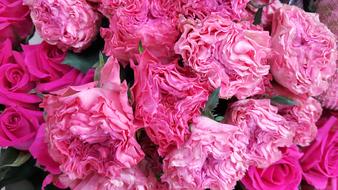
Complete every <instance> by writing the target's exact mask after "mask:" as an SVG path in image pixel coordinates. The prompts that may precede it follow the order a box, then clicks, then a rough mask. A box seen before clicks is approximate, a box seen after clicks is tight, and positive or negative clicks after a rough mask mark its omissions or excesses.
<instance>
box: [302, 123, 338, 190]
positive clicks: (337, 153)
mask: <svg viewBox="0 0 338 190" xmlns="http://www.w3.org/2000/svg"><path fill="white" fill-rule="evenodd" d="M337 129H338V119H337V118H336V117H334V116H331V117H330V118H328V119H327V120H326V122H324V124H323V125H322V126H321V127H320V128H319V129H318V135H317V137H316V140H315V141H314V142H313V143H312V144H311V145H310V146H309V147H306V148H305V149H304V156H303V158H302V159H301V165H302V168H303V171H304V172H303V176H304V178H305V180H306V181H307V182H308V183H309V184H311V185H313V186H314V187H315V188H316V189H318V190H324V189H327V190H328V189H330V190H337V189H338V162H337V158H338V130H337Z"/></svg>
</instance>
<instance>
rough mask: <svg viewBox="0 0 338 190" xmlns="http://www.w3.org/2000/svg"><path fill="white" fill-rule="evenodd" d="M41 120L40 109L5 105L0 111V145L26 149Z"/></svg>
mask: <svg viewBox="0 0 338 190" xmlns="http://www.w3.org/2000/svg"><path fill="white" fill-rule="evenodd" d="M42 120H43V118H42V112H41V111H36V110H29V109H25V108H22V107H19V106H11V107H7V108H6V109H5V110H3V111H2V113H0V146H1V147H7V146H10V147H14V148H17V149H21V150H28V148H29V146H30V145H31V144H32V142H33V140H34V137H35V134H36V132H37V130H38V128H39V125H40V123H41V122H42Z"/></svg>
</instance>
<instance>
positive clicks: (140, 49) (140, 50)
mask: <svg viewBox="0 0 338 190" xmlns="http://www.w3.org/2000/svg"><path fill="white" fill-rule="evenodd" d="M138 52H139V53H143V52H144V49H143V45H142V41H141V40H140V41H139V42H138Z"/></svg>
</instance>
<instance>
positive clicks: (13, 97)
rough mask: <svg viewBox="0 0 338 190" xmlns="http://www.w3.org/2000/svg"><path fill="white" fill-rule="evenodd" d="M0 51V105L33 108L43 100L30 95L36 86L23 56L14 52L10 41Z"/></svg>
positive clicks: (1, 46)
mask: <svg viewBox="0 0 338 190" xmlns="http://www.w3.org/2000/svg"><path fill="white" fill-rule="evenodd" d="M0 49H1V51H0V73H1V75H0V104H4V105H7V106H9V105H18V106H24V107H32V106H33V104H37V103H39V102H40V101H41V99H40V98H39V97H38V96H36V95H34V94H30V91H31V90H32V88H33V87H34V84H33V83H32V82H31V81H30V74H29V72H28V71H27V68H26V65H25V63H24V60H23V57H22V54H21V53H19V52H16V51H13V50H12V46H11V42H10V41H9V40H6V41H5V42H4V43H2V44H1V45H0ZM33 107H34V106H33Z"/></svg>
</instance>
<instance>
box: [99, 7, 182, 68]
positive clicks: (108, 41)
mask: <svg viewBox="0 0 338 190" xmlns="http://www.w3.org/2000/svg"><path fill="white" fill-rule="evenodd" d="M153 5H154V4H153V3H151V2H149V1H148V0H131V1H126V2H119V3H116V2H112V1H109V0H104V1H103V2H102V8H101V12H102V13H103V14H104V15H105V16H106V17H108V18H109V21H110V26H109V28H102V29H101V36H102V37H103V38H104V40H105V48H104V52H105V54H106V55H113V56H114V57H116V58H117V59H118V60H120V61H124V62H126V61H129V58H134V54H135V53H138V44H139V42H140V41H141V42H142V45H143V47H144V48H145V49H148V50H149V51H151V52H152V53H153V54H155V55H156V56H157V57H159V58H160V59H163V60H167V62H170V61H171V60H172V59H173V57H175V52H174V51H173V47H174V44H175V42H176V40H177V38H178V35H179V32H178V30H177V28H176V23H175V20H176V19H174V18H172V17H171V15H167V14H164V15H162V14H159V13H158V12H160V10H163V12H162V13H167V12H168V11H166V10H165V9H166V7H159V6H156V5H154V6H155V7H153ZM161 5H162V4H161ZM163 5H166V6H167V4H163ZM168 6H170V5H168ZM168 14H169V13H168Z"/></svg>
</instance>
